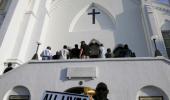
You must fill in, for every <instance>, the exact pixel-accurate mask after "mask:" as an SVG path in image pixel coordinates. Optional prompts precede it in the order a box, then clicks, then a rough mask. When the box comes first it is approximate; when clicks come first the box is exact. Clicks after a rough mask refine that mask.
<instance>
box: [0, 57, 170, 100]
mask: <svg viewBox="0 0 170 100" xmlns="http://www.w3.org/2000/svg"><path fill="white" fill-rule="evenodd" d="M169 65H170V62H169V61H168V60H166V59H164V58H159V57H158V58H131V59H129V58H124V59H105V60H101V59H92V60H83V59H82V60H68V61H31V62H29V63H28V64H24V65H22V66H21V67H18V68H16V69H14V70H12V71H11V72H8V73H6V74H4V75H2V76H1V77H0V90H1V93H0V99H3V98H4V96H5V95H6V93H8V91H9V90H11V89H12V88H14V87H16V86H24V87H25V88H28V90H29V92H30V94H31V100H41V98H42V96H43V93H44V92H45V91H46V90H49V91H58V92H63V91H65V90H67V89H68V88H71V87H76V86H80V85H79V81H83V85H82V86H89V87H92V88H95V87H96V85H97V83H99V82H105V83H106V84H107V85H108V88H109V95H108V97H109V99H110V100H117V99H119V100H124V99H126V100H137V99H138V97H137V96H146V94H145V92H142V91H141V89H142V88H143V87H146V86H154V87H157V88H159V89H160V90H161V91H158V92H154V93H159V92H162V91H163V92H164V93H165V94H164V95H165V96H167V97H168V98H169V95H170V89H169V87H170V84H169V83H170V77H169V76H170V75H169V73H170V67H169ZM73 67H78V68H86V67H96V68H97V73H98V75H97V78H94V79H93V80H92V79H91V78H79V79H71V80H68V79H67V78H66V70H67V68H73ZM150 91H152V90H150ZM139 92H140V93H139ZM154 93H150V96H153V95H151V94H154ZM139 94H140V95H139ZM147 95H149V94H147ZM154 96H155V95H154ZM167 97H166V98H167ZM166 98H164V100H168V99H166Z"/></svg>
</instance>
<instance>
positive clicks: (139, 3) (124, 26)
mask: <svg viewBox="0 0 170 100" xmlns="http://www.w3.org/2000/svg"><path fill="white" fill-rule="evenodd" d="M92 39H95V40H97V41H100V42H101V43H103V45H104V47H105V48H111V50H112V51H113V50H114V48H115V47H116V46H117V45H118V44H128V46H129V48H130V49H131V50H132V51H133V52H135V55H136V57H133V58H132V57H126V58H105V59H102V58H93V59H92V58H89V59H68V60H61V59H59V60H41V57H40V56H39V59H37V60H31V59H32V57H33V56H34V54H35V53H36V52H37V53H38V55H40V53H41V52H42V50H44V49H45V48H46V47H47V46H50V47H51V48H52V50H51V51H52V54H55V53H56V51H59V50H61V49H62V48H63V45H67V46H69V47H70V48H74V44H79V46H80V42H81V41H86V43H87V44H88V43H89V42H90V41H91V40H92ZM37 42H38V43H41V45H38V46H39V49H37ZM156 50H158V51H159V53H161V55H160V56H156V57H155V51H156ZM169 58H170V1H169V0H0V100H59V99H57V98H56V97H54V96H53V94H54V95H55V94H57V93H58V92H59V93H60V92H61V93H67V91H69V90H71V91H73V93H80V92H82V91H81V89H82V88H85V87H90V88H92V89H95V88H96V85H97V84H98V83H99V82H104V83H106V84H107V86H108V89H109V94H108V99H109V100H170V60H169ZM8 63H12V67H13V70H11V71H9V72H7V73H3V71H4V69H5V68H6V67H7V65H8ZM49 91H50V92H49ZM47 92H48V93H47ZM45 93H46V94H49V95H50V96H49V97H46V98H44V95H45ZM77 95H78V96H79V94H77ZM81 95H83V93H81ZM60 100H61V99H60ZM62 100H66V99H62ZM67 100H71V99H67ZM76 100H78V99H76ZM83 100H84V99H83Z"/></svg>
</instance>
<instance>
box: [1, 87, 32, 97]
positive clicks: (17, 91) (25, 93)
mask: <svg viewBox="0 0 170 100" xmlns="http://www.w3.org/2000/svg"><path fill="white" fill-rule="evenodd" d="M3 100H31V99H30V91H29V90H28V88H26V87H24V86H16V87H14V88H13V89H11V90H9V91H8V92H7V93H6V95H5V96H4V98H3Z"/></svg>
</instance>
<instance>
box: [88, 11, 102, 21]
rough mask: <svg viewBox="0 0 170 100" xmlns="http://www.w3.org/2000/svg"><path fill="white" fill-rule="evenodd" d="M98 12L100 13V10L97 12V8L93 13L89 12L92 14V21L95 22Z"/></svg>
mask: <svg viewBox="0 0 170 100" xmlns="http://www.w3.org/2000/svg"><path fill="white" fill-rule="evenodd" d="M96 14H100V12H95V9H93V11H92V12H91V13H88V15H92V23H93V24H95V17H96Z"/></svg>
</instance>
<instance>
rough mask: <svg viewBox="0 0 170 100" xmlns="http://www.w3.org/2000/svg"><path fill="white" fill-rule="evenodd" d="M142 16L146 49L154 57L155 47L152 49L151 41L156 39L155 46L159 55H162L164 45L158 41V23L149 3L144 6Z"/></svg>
mask: <svg viewBox="0 0 170 100" xmlns="http://www.w3.org/2000/svg"><path fill="white" fill-rule="evenodd" d="M143 15H144V21H145V25H146V26H145V28H146V31H147V34H146V38H147V42H148V47H149V49H150V50H151V55H152V56H154V54H155V47H154V43H153V40H152V38H153V37H157V38H156V45H157V47H158V50H160V51H161V53H163V52H164V45H163V43H162V42H163V41H161V39H160V38H161V37H160V36H159V35H160V32H161V31H160V29H159V28H158V22H157V19H156V15H155V13H154V8H153V7H152V5H151V4H150V3H147V4H144V7H143ZM162 48H163V49H162ZM163 54H164V53H163ZM163 56H167V55H163Z"/></svg>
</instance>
